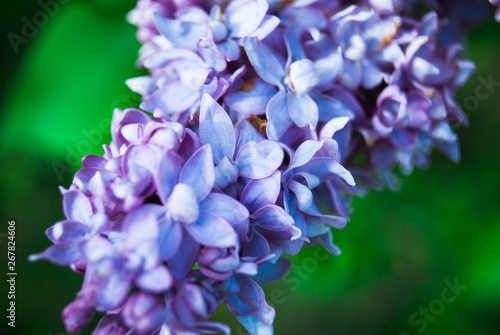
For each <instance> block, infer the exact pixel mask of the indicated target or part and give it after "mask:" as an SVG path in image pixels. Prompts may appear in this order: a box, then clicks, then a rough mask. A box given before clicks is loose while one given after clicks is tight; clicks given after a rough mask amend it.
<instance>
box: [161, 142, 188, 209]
mask: <svg viewBox="0 0 500 335" xmlns="http://www.w3.org/2000/svg"><path fill="white" fill-rule="evenodd" d="M183 161H184V160H183V159H182V157H180V156H179V155H178V154H176V153H175V152H174V151H172V150H168V151H167V152H166V153H165V156H163V158H162V159H161V161H160V165H159V167H158V171H157V174H156V176H155V183H156V188H157V190H158V196H159V197H160V199H161V201H162V203H163V204H166V203H167V199H168V197H169V196H170V194H171V193H172V190H173V189H174V187H175V185H176V184H177V182H178V180H179V175H180V173H181V169H182V163H183Z"/></svg>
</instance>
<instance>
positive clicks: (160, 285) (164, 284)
mask: <svg viewBox="0 0 500 335" xmlns="http://www.w3.org/2000/svg"><path fill="white" fill-rule="evenodd" d="M136 283H137V286H139V288H140V289H141V290H144V291H146V292H151V293H160V292H163V291H166V290H167V289H169V288H170V287H171V286H172V284H173V279H172V275H171V274H170V272H168V270H167V268H166V267H164V266H158V267H155V268H153V269H151V270H148V271H145V272H143V273H141V275H140V276H139V277H138V278H137V280H136Z"/></svg>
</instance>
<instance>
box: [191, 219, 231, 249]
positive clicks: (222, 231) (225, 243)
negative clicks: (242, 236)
mask: <svg viewBox="0 0 500 335" xmlns="http://www.w3.org/2000/svg"><path fill="white" fill-rule="evenodd" d="M185 228H186V230H187V231H188V232H189V234H190V235H191V236H192V237H193V239H195V240H196V241H197V242H198V243H200V244H202V245H205V246H212V247H219V248H228V247H231V246H236V245H238V237H237V236H236V232H235V231H234V229H233V228H232V227H231V225H230V224H229V223H227V222H226V221H225V220H224V219H222V218H220V217H218V216H217V215H215V214H213V213H210V212H207V211H201V212H200V217H199V219H198V221H197V222H196V223H193V224H190V225H186V226H185Z"/></svg>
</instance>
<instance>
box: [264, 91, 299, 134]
mask: <svg viewBox="0 0 500 335" xmlns="http://www.w3.org/2000/svg"><path fill="white" fill-rule="evenodd" d="M266 117H267V128H266V132H267V137H269V139H270V140H273V141H278V140H279V139H280V138H281V137H282V136H283V134H284V133H285V132H286V131H287V130H288V128H290V126H291V125H292V123H293V121H292V119H291V118H290V115H289V114H288V107H287V98H286V93H285V91H283V90H280V91H279V92H278V93H276V95H275V96H274V97H272V98H271V100H269V103H268V104H267V107H266Z"/></svg>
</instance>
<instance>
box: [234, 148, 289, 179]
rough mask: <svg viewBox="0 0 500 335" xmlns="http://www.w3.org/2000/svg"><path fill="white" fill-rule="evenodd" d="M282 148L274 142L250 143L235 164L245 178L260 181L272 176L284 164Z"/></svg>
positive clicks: (239, 154) (238, 155)
mask: <svg viewBox="0 0 500 335" xmlns="http://www.w3.org/2000/svg"><path fill="white" fill-rule="evenodd" d="M283 157H284V153H283V150H282V149H281V147H280V146H279V145H278V144H277V143H276V142H272V141H268V140H266V141H262V142H260V143H255V142H253V141H252V142H248V143H247V144H245V145H244V146H242V147H241V149H240V151H239V152H238V154H237V155H236V159H235V164H236V165H237V166H238V168H239V170H240V174H241V176H243V177H245V178H252V179H260V178H265V177H268V176H270V175H271V174H272V173H273V172H274V171H276V169H277V168H278V167H279V166H280V165H281V162H283Z"/></svg>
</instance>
